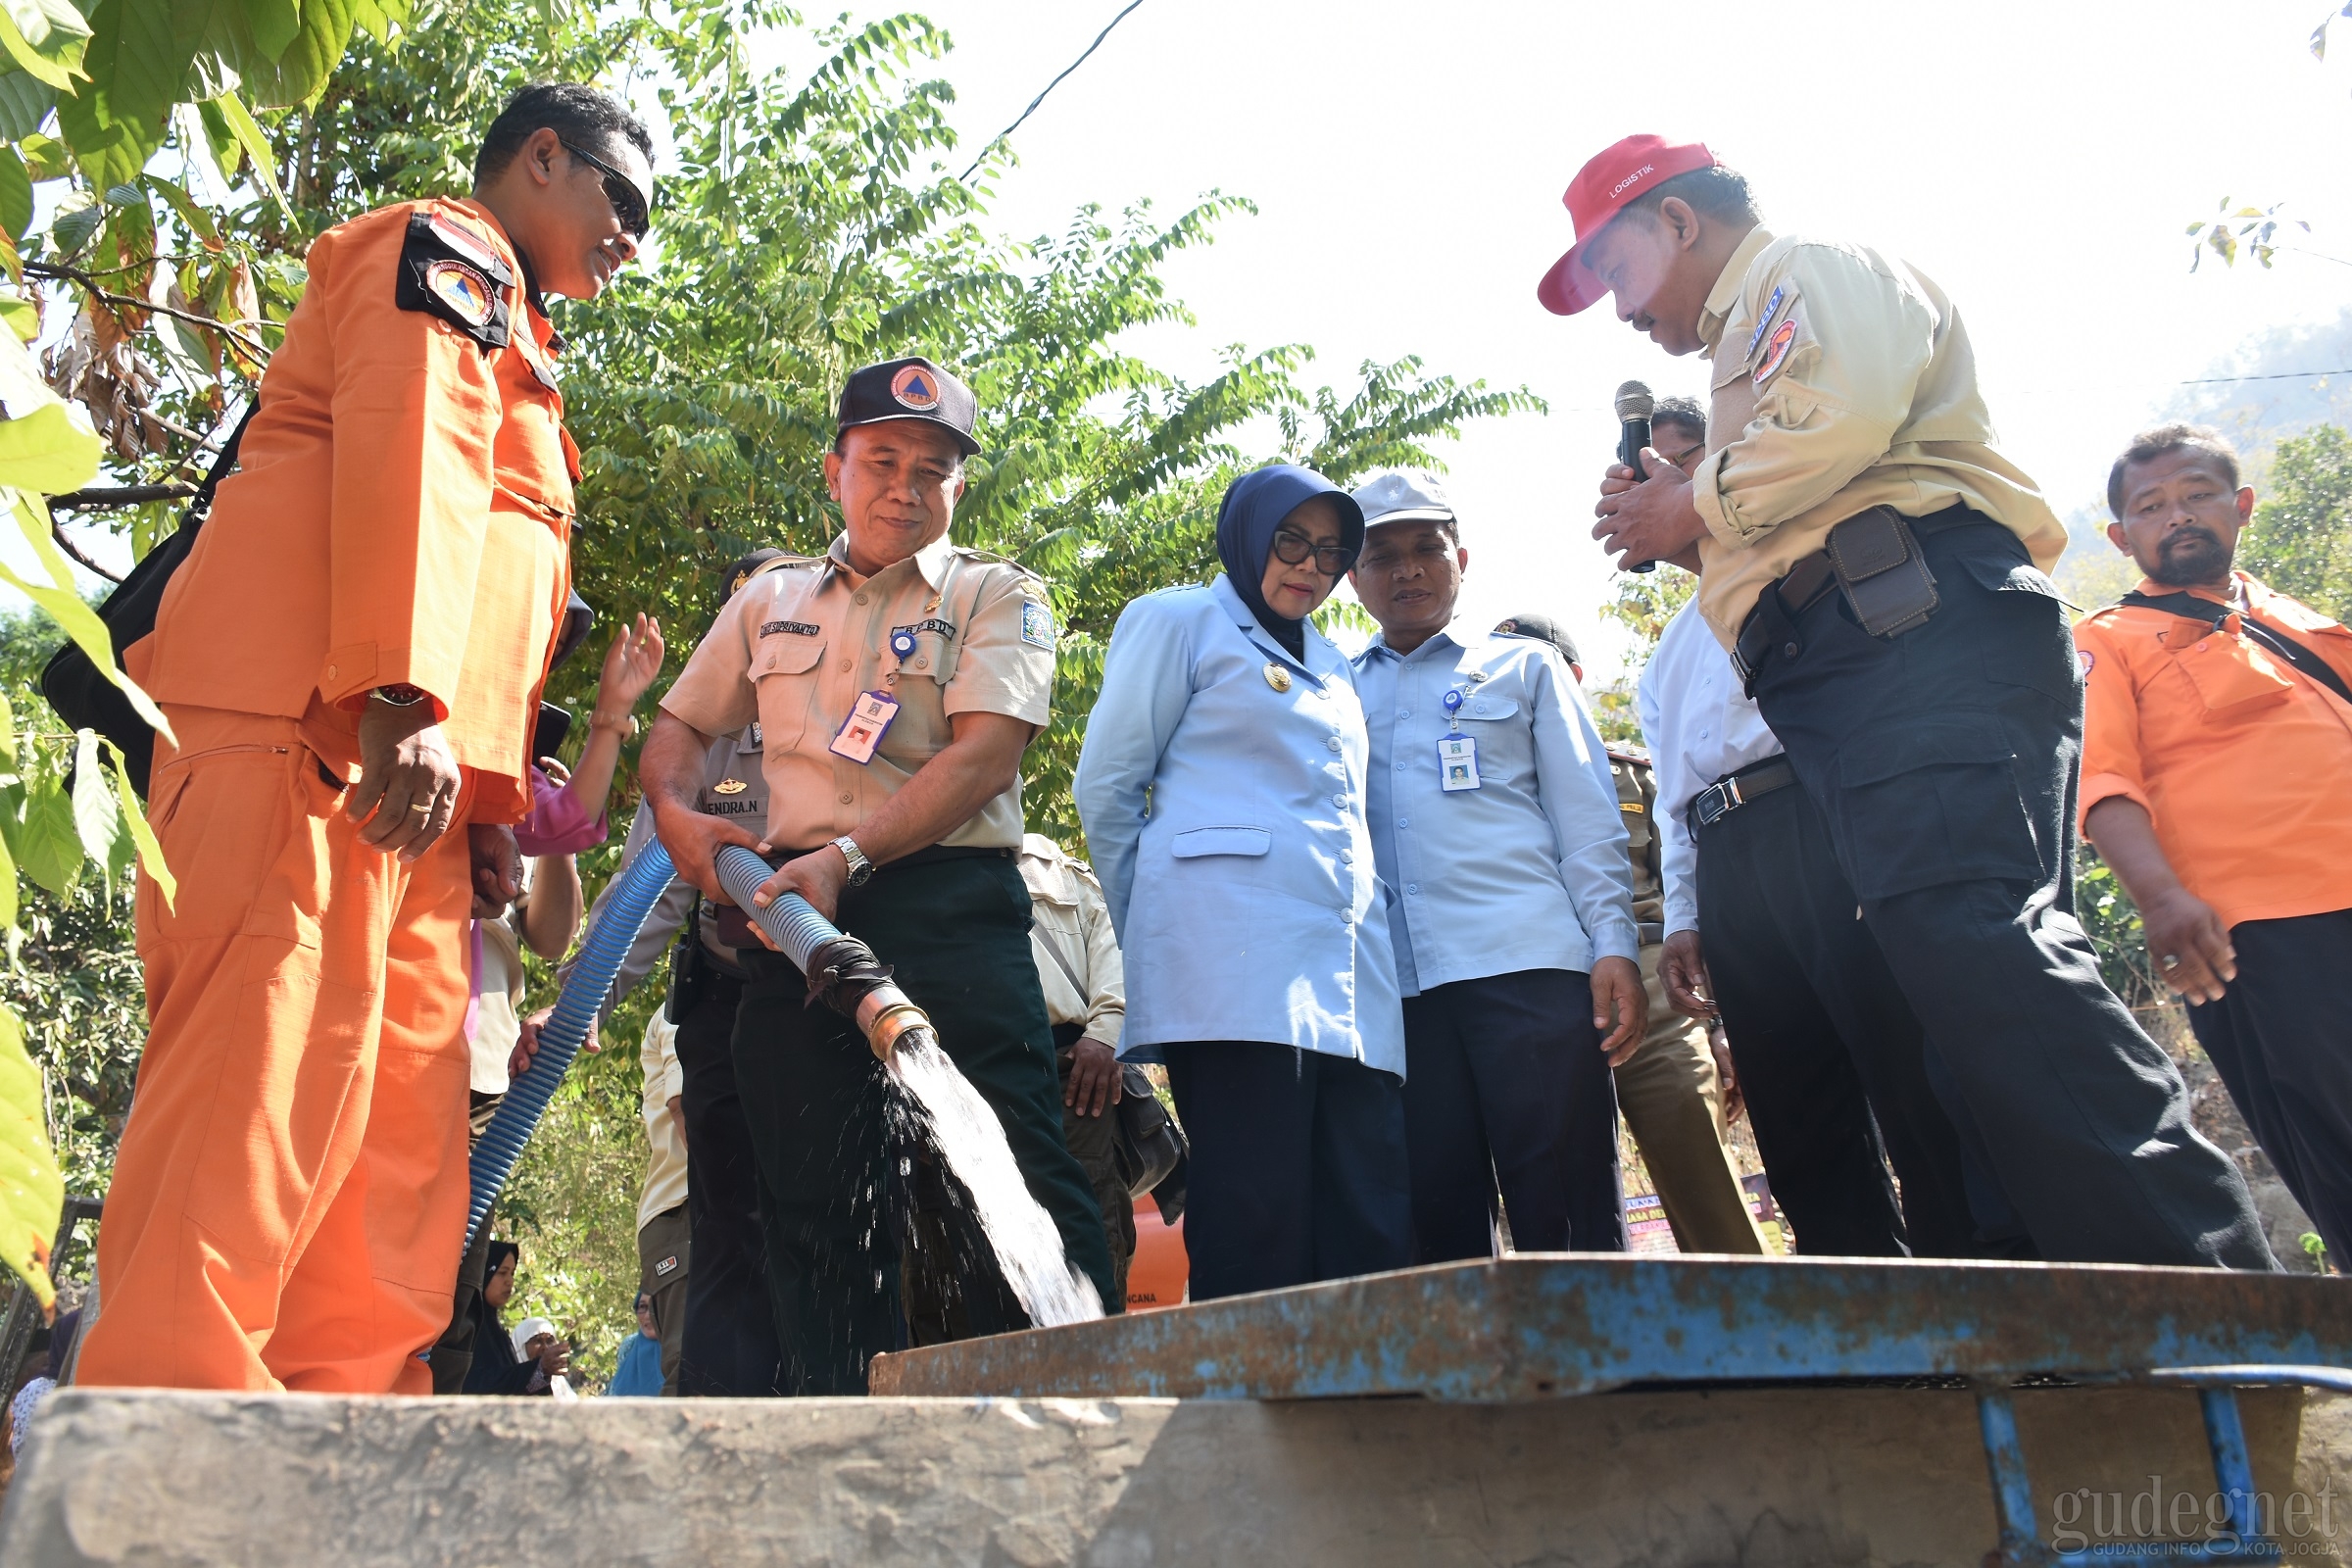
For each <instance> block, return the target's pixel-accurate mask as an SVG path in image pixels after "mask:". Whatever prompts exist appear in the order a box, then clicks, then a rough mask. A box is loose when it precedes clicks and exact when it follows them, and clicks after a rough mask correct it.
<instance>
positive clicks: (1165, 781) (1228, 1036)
mask: <svg viewBox="0 0 2352 1568" xmlns="http://www.w3.org/2000/svg"><path fill="white" fill-rule="evenodd" d="M1366 761H1367V755H1366V737H1365V734H1364V715H1363V710H1362V709H1361V708H1360V707H1358V706H1357V704H1356V700H1355V687H1354V683H1353V680H1352V678H1351V672H1350V670H1349V668H1348V660H1347V657H1346V656H1345V655H1343V654H1342V653H1341V652H1340V651H1339V649H1337V648H1335V647H1333V646H1332V644H1331V642H1330V640H1329V639H1327V638H1325V637H1324V636H1323V635H1322V634H1321V633H1320V632H1318V631H1316V630H1315V629H1314V627H1313V626H1311V625H1310V626H1308V627H1307V628H1306V646H1305V657H1304V658H1303V659H1300V658H1294V657H1293V656H1292V655H1291V654H1290V653H1289V652H1288V651H1286V650H1285V649H1284V648H1283V646H1282V645H1281V644H1280V643H1278V642H1276V641H1275V640H1274V638H1273V637H1272V636H1271V635H1269V634H1268V633H1267V631H1266V630H1265V628H1264V627H1262V626H1260V625H1258V623H1257V619H1256V617H1255V616H1254V615H1252V614H1251V613H1250V610H1249V608H1248V607H1247V606H1245V605H1244V604H1243V603H1242V600H1241V596H1240V595H1239V594H1237V593H1235V592H1234V591H1233V588H1232V585H1231V584H1229V583H1227V582H1226V581H1225V579H1224V578H1222V577H1220V578H1218V579H1217V580H1216V581H1215V582H1214V583H1212V584H1210V585H1209V586H1208V587H1205V588H1171V589H1168V590H1165V591H1164V592H1160V593H1155V594H1148V595H1146V596H1145V597H1144V598H1141V599H1138V600H1137V601H1136V602H1135V603H1133V604H1131V605H1129V606H1128V607H1127V609H1126V611H1125V613H1122V614H1121V615H1120V616H1119V624H1118V628H1117V630H1116V631H1115V632H1113V633H1112V636H1111V640H1110V652H1109V655H1108V656H1107V657H1106V658H1105V659H1104V661H1103V695H1102V698H1101V699H1100V700H1099V701H1098V702H1097V703H1096V704H1095V711H1094V712H1093V714H1092V715H1091V716H1090V717H1089V718H1088V719H1087V725H1086V744H1085V747H1084V749H1083V750H1082V751H1081V753H1080V755H1079V759H1078V777H1077V782H1076V786H1075V794H1076V796H1077V800H1078V811H1079V815H1080V816H1081V817H1083V818H1084V819H1085V822H1086V842H1087V847H1088V849H1089V851H1090V852H1091V854H1092V857H1093V859H1094V865H1095V872H1096V874H1097V875H1098V876H1100V877H1101V878H1102V881H1103V899H1104V902H1105V903H1107V904H1108V905H1109V907H1110V917H1111V923H1112V925H1113V926H1114V928H1115V929H1116V930H1117V932H1118V936H1119V951H1120V953H1121V955H1122V956H1123V958H1124V961H1125V963H1126V968H1127V1030H1126V1034H1125V1037H1124V1039H1123V1040H1122V1042H1121V1051H1120V1054H1121V1055H1123V1056H1126V1057H1129V1058H1130V1059H1138V1060H1147V1061H1148V1060H1152V1059H1155V1058H1156V1056H1157V1055H1158V1053H1157V1051H1156V1050H1155V1049H1154V1048H1156V1047H1158V1046H1161V1045H1165V1044H1168V1043H1171V1042H1177V1041H1192V1040H1261V1041H1265V1042H1268V1043H1270V1044H1274V1045H1283V1046H1294V1047H1297V1048H1299V1049H1300V1050H1303V1051H1313V1052H1319V1053H1322V1054H1328V1055H1336V1056H1349V1057H1353V1058H1354V1059H1356V1060H1358V1061H1361V1062H1363V1063H1364V1064H1365V1065H1367V1066H1371V1067H1378V1068H1381V1069H1382V1070H1384V1071H1387V1072H1392V1073H1395V1074H1396V1075H1397V1077H1399V1078H1402V1077H1403V1076H1404V1014H1403V1005H1402V1002H1401V1000H1400V999H1399V997H1398V996H1397V967H1396V959H1395V957H1394V956H1393V955H1392V954H1391V951H1390V946H1389V923H1388V920H1387V918H1386V916H1385V914H1384V912H1383V909H1382V902H1381V890H1380V878H1379V876H1378V874H1377V872H1376V871H1375V870H1374V868H1373V856H1372V840H1371V836H1370V834H1369V833H1368V832H1367V831H1366V828H1365V823H1364V782H1365V767H1366Z"/></svg>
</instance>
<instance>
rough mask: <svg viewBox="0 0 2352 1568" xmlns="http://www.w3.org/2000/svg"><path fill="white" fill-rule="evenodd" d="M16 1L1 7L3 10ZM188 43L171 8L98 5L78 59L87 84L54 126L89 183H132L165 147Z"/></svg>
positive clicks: (62, 106) (136, 1)
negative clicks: (175, 28) (86, 49)
mask: <svg viewBox="0 0 2352 1568" xmlns="http://www.w3.org/2000/svg"><path fill="white" fill-rule="evenodd" d="M7 3H13V0H0V4H7ZM194 53H195V46H194V44H193V42H190V43H188V44H186V45H184V46H183V45H182V43H181V42H180V39H179V37H178V35H177V34H176V33H175V32H174V31H173V29H172V7H171V6H169V5H164V4H159V3H157V0H98V5H97V7H96V9H95V10H93V11H92V12H91V13H90V46H89V52H88V54H87V55H86V56H84V58H83V66H84V68H85V69H86V70H87V71H88V73H89V77H90V80H89V85H88V86H86V87H84V88H83V89H82V90H81V91H79V92H77V93H75V94H74V95H73V97H71V98H61V99H59V100H58V105H57V122H58V124H59V126H60V127H61V128H62V129H63V130H64V131H65V133H66V142H67V144H68V145H69V146H71V147H72V148H73V159H74V162H75V163H77V164H79V165H80V166H81V171H82V172H83V173H85V174H87V175H88V176H89V179H90V183H91V184H93V185H95V186H97V187H98V188H99V189H101V190H104V189H106V188H107V187H109V186H112V185H129V184H135V183H136V182H137V180H138V177H139V172H140V171H141V170H143V169H145V168H146V167H147V160H148V159H149V158H151V157H153V156H154V155H155V151H156V149H157V148H159V147H161V146H162V145H163V144H164V127H165V124H166V123H167V122H168V121H169V120H170V118H171V113H172V103H173V102H174V101H176V100H177V99H178V97H179V85H180V81H181V79H182V78H183V77H185V76H186V75H187V71H188V60H189V58H190V57H191V56H192V55H193V54H194Z"/></svg>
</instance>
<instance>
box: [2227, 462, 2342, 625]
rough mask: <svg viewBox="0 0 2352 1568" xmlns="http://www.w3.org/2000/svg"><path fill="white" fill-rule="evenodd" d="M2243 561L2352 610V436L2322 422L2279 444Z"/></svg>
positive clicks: (2308, 596) (2305, 594) (2297, 590)
mask: <svg viewBox="0 0 2352 1568" xmlns="http://www.w3.org/2000/svg"><path fill="white" fill-rule="evenodd" d="M2237 564H2239V565H2240V566H2243V567H2244V568H2245V569H2246V570H2248V571H2250V572H2252V573H2253V574H2254V575H2255V576H2257V577H2260V578H2261V579H2262V580H2263V581H2264V582H2267V583H2269V584H2270V585H2271V586H2272V587H2274V588H2276V589H2278V591H2279V592H2280V593H2286V594H2292V595H2294V596H2295V597H2296V598H2297V599H2300V600H2302V601H2303V602H2304V603H2305V604H2307V605H2310V606H2311V607H2312V608H2313V609H2315V610H2322V611H2325V612H2327V613H2328V614H2330V615H2333V616H2335V617H2336V618H2337V619H2339V620H2341V619H2343V618H2345V617H2347V616H2352V435H2347V434H2346V433H2345V432H2344V431H2343V430H2342V429H2340V428H2338V427H2337V426H2335V425H2332V424H2322V425H2315V426H2313V427H2312V428H2311V429H2309V430H2307V431H2305V432H2304V433H2303V434H2302V435H2299V436H2289V437H2287V438H2286V439H2285V440H2283V441H2281V442H2279V443H2278V453H2277V455H2276V456H2275V457H2274V458H2273V460H2272V467H2271V482H2270V493H2269V494H2268V495H2267V496H2265V497H2264V498H2263V501H2262V504H2261V505H2260V506H2259V507H2257V508H2256V509H2255V512H2254V525H2253V526H2252V527H2251V528H2249V529H2248V530H2247V531H2246V532H2245V534H2244V535H2243V536H2242V537H2240V539H2239V540H2238V545H2237Z"/></svg>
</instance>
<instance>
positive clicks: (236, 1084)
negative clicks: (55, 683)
mask: <svg viewBox="0 0 2352 1568" xmlns="http://www.w3.org/2000/svg"><path fill="white" fill-rule="evenodd" d="M433 258H438V260H437V261H436V260H433ZM453 262H454V264H455V265H454V266H453ZM309 265H310V281H309V285H308V287H307V289H306V291H305V293H304V295H303V299H302V303H301V305H300V306H299V307H298V308H297V309H296V310H295V312H294V315H293V318H292V319H291V320H290V321H289V322H288V324H287V328H286V338H285V344H284V346H283V347H282V348H281V349H279V351H278V353H277V355H276V357H275V358H274V359H273V360H272V361H271V363H270V369H269V373H268V374H267V376H265V377H264V379H263V382H262V387H261V412H260V414H259V415H258V416H257V417H255V419H254V422H253V425H252V427H251V428H250V429H249V430H248V431H247V432H246V439H245V443H244V448H243V453H242V458H243V462H242V467H241V470H240V471H239V472H238V473H237V474H236V475H235V476H234V477H232V478H230V479H229V480H227V482H226V483H224V484H223V485H222V486H221V492H220V499H219V502H218V504H217V505H216V507H215V509H214V512H213V515H212V517H211V519H210V520H209V521H208V522H207V523H206V525H205V528H204V532H203V534H202V535H201V536H200V538H199V540H198V542H197V544H196V546H195V549H194V550H193V551H192V552H191V554H190V555H189V558H188V561H187V563H186V564H185V565H183V566H182V568H181V569H180V571H179V573H178V575H177V576H176V577H174V578H173V580H172V585H171V587H170V588H169V589H168V590H167V592H166V594H165V596H164V600H163V605H162V609H161V612H160V613H159V614H158V617H157V621H156V628H155V632H154V634H153V636H151V637H149V638H147V639H145V640H143V641H141V642H140V643H138V644H136V645H135V646H133V647H132V648H131V649H130V650H129V651H128V654H127V656H126V658H127V662H128V664H129V667H130V669H131V672H132V674H133V675H134V676H136V677H137V678H138V679H139V680H140V681H141V682H142V683H143V684H144V685H145V686H146V688H147V690H148V691H149V692H151V693H152V694H154V696H155V698H156V699H157V701H158V702H159V703H161V704H162V706H163V708H164V711H165V712H166V713H167V715H169V717H170V718H171V720H172V727H173V729H174V730H175V732H176V734H177V745H176V746H173V745H171V744H169V743H164V744H159V745H158V747H157V749H156V763H155V773H154V778H153V785H152V789H151V793H150V801H149V810H150V813H151V815H152V817H153V820H154V822H155V826H156V830H157V832H158V834H159V836H160V837H161V839H162V842H163V849H164V856H165V858H166V860H167V862H168V863H169V864H170V865H171V866H172V870H173V872H174V873H175V875H176V876H177V878H178V883H179V887H178V896H177V903H176V907H172V908H167V907H166V906H165V904H164V900H163V896H162V894H161V892H160V890H159V889H157V887H156V886H155V885H154V883H152V882H151V881H149V880H148V879H147V878H146V877H144V876H142V877H141V878H140V880H139V889H138V946H139V956H140V958H141V959H142V961H143V962H144V964H145V966H146V975H147V1007H148V1019H149V1034H148V1040H147V1051H146V1055H145V1058H144V1059H143V1060H142V1061H141V1063H140V1067H139V1077H138V1086H137V1092H136V1095H135V1097H134V1099H133V1103H132V1107H131V1113H130V1118H129V1122H128V1125H127V1126H126V1127H125V1128H124V1130H123V1145H122V1150H121V1152H120V1154H119V1156H118V1158H117V1161H116V1166H115V1179H114V1185H113V1188H112V1190H111V1191H110V1192H109V1193H108V1194H107V1199H106V1216H105V1220H104V1222H103V1224H102V1226H101V1228H100V1232H99V1239H98V1270H99V1315H98V1317H97V1320H96V1322H95V1323H94V1324H93V1325H92V1326H91V1328H90V1330H89V1332H88V1335H87V1338H86V1339H85V1341H84V1343H83V1348H82V1350H81V1355H80V1361H79V1370H78V1374H77V1375H78V1378H79V1381H81V1382H83V1383H89V1384H148V1385H170V1386H178V1387H187V1388H213V1389H251V1390H271V1389H277V1388H287V1389H297V1390H311V1391H317V1392H324V1393H361V1394H384V1393H413V1394H422V1393H427V1392H429V1391H430V1388H431V1377H430V1375H429V1373H428V1371H427V1369H426V1366H425V1363H424V1362H422V1361H420V1360H418V1359H417V1353H418V1352H419V1351H420V1350H422V1349H423V1348H426V1347H427V1346H429V1345H430V1344H431V1343H432V1341H433V1340H434V1339H435V1338H436V1337H438V1336H439V1334H440V1333H441V1331H442V1330H443V1329H444V1328H445V1327H446V1326H447V1324H448V1320H449V1313H450V1299H451V1293H452V1290H453V1288H454V1285H455V1281H456V1276H457V1269H458V1262H459V1251H460V1250H461V1247H462V1245H463V1241H464V1237H463V1232H464V1228H465V1215H466V1082H467V1071H466V1067H467V1062H466V1041H465V1038H464V1017H465V1010H466V991H467V966H466V950H465V948H464V946H463V944H462V941H461V937H462V934H463V932H464V929H465V922H466V919H467V917H468V914H469V912H470V904H471V872H470V865H469V857H468V854H467V845H466V831H465V824H466V821H467V820H468V819H470V820H472V821H477V822H485V821H486V822H501V821H514V820H516V819H518V818H519V817H520V816H521V815H522V814H523V811H524V809H525V808H526V805H527V787H526V785H525V784H524V782H523V778H524V774H525V770H526V764H525V756H524V754H525V752H526V750H527V747H528V743H529V737H530V734H531V725H532V720H533V719H534V717H535V716H536V713H537V709H538V700H539V690H540V686H541V684H542V682H543V681H544V680H545V678H546V670H547V662H548V658H549V655H550V652H551V648H552V644H553V640H554V632H555V627H556V623H557V620H558V617H559V616H560V613H561V612H562V608H563V605H564V600H565V598H566V596H567V594H568V593H569V588H570V578H569V569H568V563H567V559H566V557H567V551H568V543H569V538H570V528H571V515H572V483H573V480H574V478H575V477H576V475H577V468H576V462H575V454H574V451H573V449H572V447H571V445H570V442H569V439H568V438H567V437H566V436H565V435H564V429H563V423H562V418H563V400H562V398H561V397H560V396H559V395H558V393H557V391H556V389H555V375H554V371H553V368H552V365H551V363H550V356H551V353H552V349H553V346H554V340H555V333H554V329H553V327H552V326H551V325H550V324H549V323H548V321H547V319H546V318H545V316H544V315H542V314H541V313H540V312H539V311H538V309H537V308H536V306H535V305H534V304H533V303H532V302H531V300H530V298H529V294H528V289H527V286H526V284H525V279H524V274H523V270H522V267H521V263H520V259H519V258H518V257H517V256H516V254H515V249H514V247H513V245H512V244H511V243H510V242H509V241H508V239H507V237H506V235H505V233H504V231H503V230H502V229H501V228H500V227H499V225H498V223H497V221H496V220H495V219H493V218H492V217H491V215H490V213H489V212H488V211H487V210H486V209H484V208H482V207H480V206H478V205H476V204H474V203H471V202H464V201H440V202H425V203H404V204H401V205H399V206H395V207H389V208H385V209H383V210H381V211H378V212H374V213H370V214H368V216H366V217H364V218H360V219H358V220H355V221H352V222H349V223H345V224H342V225H341V226H339V227H336V228H334V229H330V230H329V231H328V232H326V233H324V234H322V235H320V236H319V239H318V240H317V242H316V243H314V244H313V246H312V247H311V252H310V257H309ZM428 274H429V276H428ZM428 288H429V289H430V290H431V291H433V292H435V293H437V294H438V296H439V298H440V302H441V303H440V304H439V305H438V306H433V305H431V304H430V303H429V301H425V295H424V293H423V292H422V291H424V290H426V289H428ZM420 301H424V303H420ZM476 317H478V318H479V319H475V318H476ZM400 682H407V683H411V684H414V685H416V686H418V687H421V688H423V690H424V691H425V692H426V693H427V694H428V697H429V699H430V701H432V703H433V704H434V705H435V708H436V710H437V711H438V712H439V714H440V718H441V725H442V731H443V734H444V735H445V736H446V738H447V740H448V742H449V744H450V747H451V749H452V750H453V752H454V753H455V754H456V757H457V759H458V761H459V762H460V764H461V766H462V768H463V788H462V793H461V796H460V802H459V809H458V815H457V823H456V825H454V826H453V827H452V828H451V829H450V831H449V833H448V834H447V835H446V836H444V837H443V838H442V839H441V840H440V842H439V843H437V844H436V845H435V846H434V847H433V848H432V849H431V850H430V851H428V852H427V853H426V854H425V855H423V856H422V857H420V858H418V859H417V860H416V861H415V862H414V863H413V864H405V865H404V864H403V863H402V862H401V861H400V860H399V859H397V858H394V857H391V856H386V855H382V854H379V853H378V852H376V851H375V850H373V849H371V848H369V847H368V846H367V845H365V844H362V843H361V842H360V841H359V837H358V834H359V827H358V826H357V825H356V824H353V823H352V822H350V821H348V820H347V819H346V818H345V816H344V815H343V810H342V808H343V804H344V799H345V791H346V790H347V789H348V787H349V786H350V784H351V783H352V782H354V781H356V780H357V778H358V777H359V753H358V715H359V711H360V710H361V709H362V708H363V707H364V706H365V705H366V702H367V696H368V691H369V690H371V689H372V688H374V687H377V686H383V685H390V684H395V683H400Z"/></svg>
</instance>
